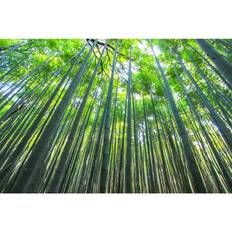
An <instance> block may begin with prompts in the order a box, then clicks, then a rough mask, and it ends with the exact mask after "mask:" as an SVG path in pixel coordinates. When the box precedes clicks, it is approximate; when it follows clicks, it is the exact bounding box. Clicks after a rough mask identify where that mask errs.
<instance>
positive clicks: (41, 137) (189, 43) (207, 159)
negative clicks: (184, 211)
mask: <svg viewBox="0 0 232 232" xmlns="http://www.w3.org/2000/svg"><path fill="white" fill-rule="evenodd" d="M231 89H232V40H230V39H1V40H0V192H1V193H231V192H232V157H231V155H232V152H231V151H232V135H231V131H232V130H231V129H232V118H231V115H232V110H231V109H232V107H231V106H232V105H231V103H232V98H231V93H232V92H231Z"/></svg>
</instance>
